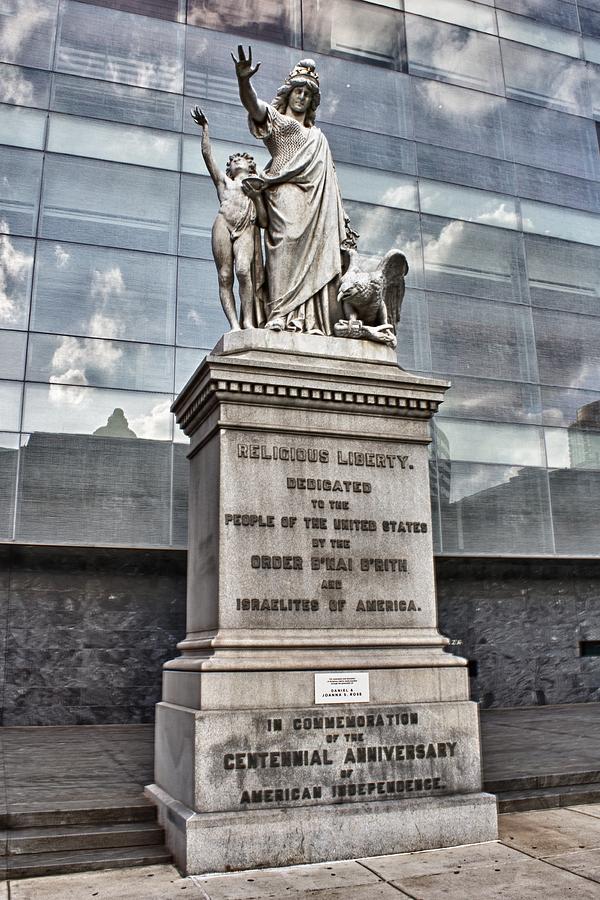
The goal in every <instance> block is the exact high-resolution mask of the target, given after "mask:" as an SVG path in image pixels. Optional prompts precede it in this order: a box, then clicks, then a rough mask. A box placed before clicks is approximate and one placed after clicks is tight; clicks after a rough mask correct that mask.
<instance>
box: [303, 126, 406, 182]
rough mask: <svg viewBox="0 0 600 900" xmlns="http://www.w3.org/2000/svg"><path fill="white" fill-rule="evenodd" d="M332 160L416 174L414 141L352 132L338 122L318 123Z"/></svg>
mask: <svg viewBox="0 0 600 900" xmlns="http://www.w3.org/2000/svg"><path fill="white" fill-rule="evenodd" d="M321 131H322V132H323V133H324V134H325V136H326V137H327V140H328V141H329V146H330V148H331V153H332V155H333V158H334V160H336V162H342V161H344V162H348V163H355V164H356V165H359V166H360V165H363V166H364V165H366V166H373V167H374V168H376V169H383V170H384V171H386V172H406V173H408V174H409V175H416V174H417V160H416V153H415V146H416V145H415V144H414V143H413V142H412V141H405V140H403V139H402V138H398V137H393V136H392V135H389V134H375V133H373V132H366V131H360V132H358V131H356V130H355V129H353V128H346V127H344V126H340V125H330V124H329V123H322V124H321Z"/></svg>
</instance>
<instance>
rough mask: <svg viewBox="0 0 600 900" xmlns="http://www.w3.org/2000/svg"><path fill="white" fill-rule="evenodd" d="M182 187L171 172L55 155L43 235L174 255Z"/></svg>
mask: <svg viewBox="0 0 600 900" xmlns="http://www.w3.org/2000/svg"><path fill="white" fill-rule="evenodd" d="M149 21H150V20H149ZM178 186H179V176H178V175H177V174H175V173H171V172H157V171H154V170H152V169H136V168H134V167H133V166H125V165H119V164H118V163H108V162H96V161H94V160H84V159H77V158H75V157H61V156H49V157H48V158H47V160H46V166H45V170H44V199H43V205H42V216H41V234H42V236H43V237H49V238H57V239H59V240H66V241H68V240H77V241H85V242H86V243H91V244H94V243H98V244H108V245H111V246H117V247H136V248H139V249H140V250H155V251H158V252H161V251H162V252H164V253H173V252H174V250H175V242H176V221H177V195H178Z"/></svg>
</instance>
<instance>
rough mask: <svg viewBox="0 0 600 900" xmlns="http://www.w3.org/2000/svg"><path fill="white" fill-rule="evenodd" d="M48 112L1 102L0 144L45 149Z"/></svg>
mask: <svg viewBox="0 0 600 900" xmlns="http://www.w3.org/2000/svg"><path fill="white" fill-rule="evenodd" d="M45 127H46V113H45V112H41V111H38V110H35V109H23V108H22V107H20V106H3V105H2V104H0V144H12V145H13V146H14V147H29V148H31V149H32V150H43V149H44V131H45Z"/></svg>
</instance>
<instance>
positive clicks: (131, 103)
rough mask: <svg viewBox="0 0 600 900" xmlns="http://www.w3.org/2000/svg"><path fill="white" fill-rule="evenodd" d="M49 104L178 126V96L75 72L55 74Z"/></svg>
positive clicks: (88, 113)
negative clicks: (95, 78)
mask: <svg viewBox="0 0 600 900" xmlns="http://www.w3.org/2000/svg"><path fill="white" fill-rule="evenodd" d="M51 106H52V109H56V110H58V111H59V112H66V113H74V114H75V115H80V116H91V117H92V118H95V119H110V120H111V121H114V122H131V123H132V124H133V125H151V126H153V127H154V128H166V129H168V130H170V131H179V129H180V128H181V108H182V98H181V97H178V96H176V95H175V94H167V93H166V92H164V91H150V90H148V89H147V88H138V87H132V86H131V85H128V84H116V83H114V82H108V81H94V80H93V79H91V78H77V77H76V76H75V75H60V74H58V73H57V74H56V75H55V76H54V82H53V88H52V103H51Z"/></svg>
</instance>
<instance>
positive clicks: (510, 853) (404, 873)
mask: <svg viewBox="0 0 600 900" xmlns="http://www.w3.org/2000/svg"><path fill="white" fill-rule="evenodd" d="M523 859H524V855H523V854H522V853H520V852H519V851H518V850H513V849H511V848H510V847H505V846H504V844H501V843H500V842H499V841H490V842H488V843H485V844H466V845H463V846H460V847H447V848H444V849H443V850H421V851H417V852H415V853H396V854H393V855H392V856H371V857H366V858H365V859H360V860H359V862H360V863H361V864H362V865H363V866H365V867H366V868H367V869H370V870H371V871H372V872H375V873H376V874H377V875H379V876H380V877H381V878H383V879H385V881H394V882H395V881H397V880H398V879H399V878H418V877H420V876H422V875H427V876H431V875H444V874H445V875H448V874H451V873H453V872H454V871H455V870H456V869H462V868H465V867H471V868H485V867H490V866H491V867H492V868H494V867H496V866H498V865H501V864H502V865H504V864H509V865H510V864H511V863H514V862H521V861H522V860H523Z"/></svg>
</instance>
